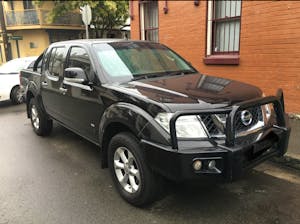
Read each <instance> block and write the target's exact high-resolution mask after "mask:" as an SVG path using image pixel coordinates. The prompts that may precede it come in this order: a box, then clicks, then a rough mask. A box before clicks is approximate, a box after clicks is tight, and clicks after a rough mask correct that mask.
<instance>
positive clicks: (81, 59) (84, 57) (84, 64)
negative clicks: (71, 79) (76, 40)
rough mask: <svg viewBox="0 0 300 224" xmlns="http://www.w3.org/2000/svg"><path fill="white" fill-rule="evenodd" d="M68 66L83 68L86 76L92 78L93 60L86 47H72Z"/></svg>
mask: <svg viewBox="0 0 300 224" xmlns="http://www.w3.org/2000/svg"><path fill="white" fill-rule="evenodd" d="M67 67H68V68H70V67H78V68H82V69H83V70H84V71H85V74H86V76H87V77H88V78H89V79H90V80H92V79H91V75H92V72H93V69H92V68H91V67H92V66H91V61H90V58H89V55H88V53H87V52H86V50H85V49H83V48H81V47H72V48H71V52H70V56H69V62H68V65H67Z"/></svg>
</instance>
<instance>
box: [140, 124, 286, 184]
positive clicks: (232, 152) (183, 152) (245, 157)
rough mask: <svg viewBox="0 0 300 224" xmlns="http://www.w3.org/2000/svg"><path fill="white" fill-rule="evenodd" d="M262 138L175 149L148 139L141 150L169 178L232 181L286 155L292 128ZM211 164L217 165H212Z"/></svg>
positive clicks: (154, 168) (267, 133)
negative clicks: (199, 164)
mask: <svg viewBox="0 0 300 224" xmlns="http://www.w3.org/2000/svg"><path fill="white" fill-rule="evenodd" d="M263 135H264V136H263V137H262V138H261V139H260V140H259V141H256V142H253V143H251V144H247V145H239V146H238V145H236V146H232V147H227V146H225V145H222V144H220V145H216V146H213V147H207V144H209V143H208V142H200V141H199V142H198V144H196V143H193V144H194V145H195V146H194V147H193V148H190V149H180V148H179V150H173V149H172V148H171V147H168V146H163V145H159V144H156V143H153V142H149V141H145V140H142V141H141V147H142V148H143V149H144V151H145V154H146V161H147V164H148V165H149V166H150V167H151V168H152V169H153V170H154V171H156V172H158V173H159V174H161V175H163V176H165V177H167V178H168V179H171V180H175V181H183V180H197V179H202V178H203V177H209V178H215V179H219V180H225V181H231V180H234V179H237V178H239V177H241V176H242V175H243V174H244V173H245V172H246V171H247V170H249V169H250V168H252V167H254V166H255V165H257V164H259V163H261V162H263V161H265V160H267V159H269V158H270V157H273V156H282V155H284V153H285V152H286V150H287V146H288V139H289V135H290V128H285V129H279V128H277V127H273V128H271V129H269V130H268V131H266V132H265V133H263ZM248 137H249V138H250V136H248ZM252 137H253V136H252ZM245 140H246V139H245ZM179 145H181V144H179ZM196 161H200V162H201V169H200V170H196V169H195V168H194V163H195V162H196ZM212 161H213V162H212ZM210 163H211V165H213V164H215V166H210V165H209V164H210Z"/></svg>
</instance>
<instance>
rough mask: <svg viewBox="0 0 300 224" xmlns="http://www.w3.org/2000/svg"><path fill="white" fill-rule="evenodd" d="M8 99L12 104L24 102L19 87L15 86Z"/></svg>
mask: <svg viewBox="0 0 300 224" xmlns="http://www.w3.org/2000/svg"><path fill="white" fill-rule="evenodd" d="M10 99H11V101H12V102H13V103H14V104H20V103H23V101H24V96H23V92H22V90H21V88H20V86H15V87H14V88H13V89H12V90H11V93H10Z"/></svg>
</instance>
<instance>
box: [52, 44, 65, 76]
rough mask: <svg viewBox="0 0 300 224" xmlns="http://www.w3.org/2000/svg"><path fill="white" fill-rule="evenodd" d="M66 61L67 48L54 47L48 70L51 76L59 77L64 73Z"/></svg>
mask: <svg viewBox="0 0 300 224" xmlns="http://www.w3.org/2000/svg"><path fill="white" fill-rule="evenodd" d="M65 59H66V48H64V47H54V48H52V50H51V54H50V57H49V61H48V66H47V70H48V72H49V74H50V75H51V76H55V77H59V76H63V73H64V62H65Z"/></svg>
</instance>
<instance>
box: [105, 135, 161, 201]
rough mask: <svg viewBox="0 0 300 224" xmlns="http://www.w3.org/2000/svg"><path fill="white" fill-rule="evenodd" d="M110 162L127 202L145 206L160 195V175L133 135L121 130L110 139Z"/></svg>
mask: <svg viewBox="0 0 300 224" xmlns="http://www.w3.org/2000/svg"><path fill="white" fill-rule="evenodd" d="M108 163H109V164H108V165H109V169H110V172H111V175H112V178H113V181H114V184H115V186H116V188H117V190H118V192H119V193H120V195H121V196H122V197H123V198H124V199H125V200H126V201H127V202H129V203H130V204H133V205H135V206H143V205H146V204H149V203H151V202H152V201H154V200H155V199H156V198H157V195H158V187H159V184H158V180H159V177H158V176H157V175H156V174H154V173H153V172H152V170H151V169H150V168H149V167H148V166H147V164H146V162H145V158H144V154H143V151H142V150H141V149H140V148H139V145H138V140H137V139H136V138H135V137H134V136H133V135H132V134H130V133H120V134H117V135H115V136H114V137H113V138H112V139H111V142H110V144H109V151H108Z"/></svg>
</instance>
